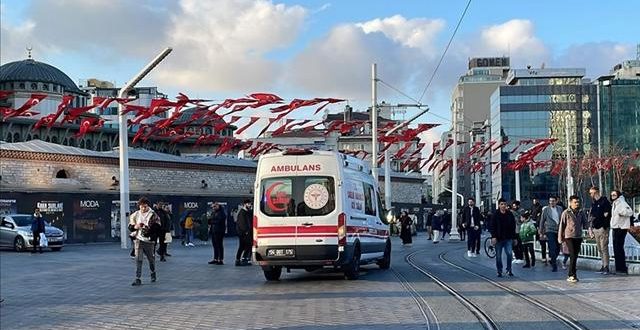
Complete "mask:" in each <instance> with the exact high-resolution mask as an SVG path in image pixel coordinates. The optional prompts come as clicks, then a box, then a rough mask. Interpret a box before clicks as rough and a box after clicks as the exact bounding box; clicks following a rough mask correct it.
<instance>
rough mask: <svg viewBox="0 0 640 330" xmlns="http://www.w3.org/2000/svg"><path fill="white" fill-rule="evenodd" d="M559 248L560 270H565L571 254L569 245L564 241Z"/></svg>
mask: <svg viewBox="0 0 640 330" xmlns="http://www.w3.org/2000/svg"><path fill="white" fill-rule="evenodd" d="M560 246H561V251H562V269H567V261H569V258H570V257H571V253H569V245H567V242H566V241H564V242H562V245H560Z"/></svg>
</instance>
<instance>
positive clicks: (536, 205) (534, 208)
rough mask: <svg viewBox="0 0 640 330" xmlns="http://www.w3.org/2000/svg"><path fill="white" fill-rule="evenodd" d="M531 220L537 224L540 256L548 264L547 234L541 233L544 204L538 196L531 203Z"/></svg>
mask: <svg viewBox="0 0 640 330" xmlns="http://www.w3.org/2000/svg"><path fill="white" fill-rule="evenodd" d="M530 214H531V222H533V224H534V225H535V226H536V241H538V243H540V256H541V257H542V258H541V260H542V262H544V264H545V265H546V264H547V236H546V235H540V232H539V230H540V218H541V217H542V204H540V201H539V200H538V199H537V198H534V199H533V202H532V203H531V212H530Z"/></svg>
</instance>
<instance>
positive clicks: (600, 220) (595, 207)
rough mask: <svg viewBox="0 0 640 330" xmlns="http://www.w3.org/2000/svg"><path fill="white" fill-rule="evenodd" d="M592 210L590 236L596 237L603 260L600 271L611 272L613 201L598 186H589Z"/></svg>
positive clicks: (603, 272) (590, 214)
mask: <svg viewBox="0 0 640 330" xmlns="http://www.w3.org/2000/svg"><path fill="white" fill-rule="evenodd" d="M589 196H591V211H590V212H589V236H590V237H591V238H595V239H596V248H597V249H598V253H600V259H601V261H602V264H601V267H600V270H599V271H598V273H601V274H604V275H606V274H609V227H610V226H611V203H609V200H607V198H606V197H605V196H602V195H600V189H599V188H598V187H595V186H594V187H591V188H589Z"/></svg>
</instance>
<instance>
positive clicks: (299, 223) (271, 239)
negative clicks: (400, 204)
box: [253, 149, 391, 281]
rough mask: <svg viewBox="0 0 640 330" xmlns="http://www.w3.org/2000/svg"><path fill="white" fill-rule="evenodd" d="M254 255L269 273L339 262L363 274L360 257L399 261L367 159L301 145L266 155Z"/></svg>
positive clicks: (258, 185)
mask: <svg viewBox="0 0 640 330" xmlns="http://www.w3.org/2000/svg"><path fill="white" fill-rule="evenodd" d="M254 191H255V199H254V217H253V256H254V259H255V262H256V263H257V264H258V265H260V266H261V267H262V270H263V271H264V276H265V278H266V279H267V281H277V280H279V279H280V275H281V274H282V269H283V268H285V269H286V270H287V272H290V271H291V269H305V270H307V271H313V270H316V269H320V268H323V267H332V268H334V269H336V270H339V271H342V272H344V275H345V278H347V279H351V280H353V279H357V278H358V276H359V272H360V265H364V264H372V263H376V264H377V265H378V266H379V267H380V268H382V269H388V268H389V266H390V263H391V241H390V238H389V223H388V221H387V215H386V214H385V210H384V209H383V208H382V202H381V200H380V195H379V192H378V183H377V181H376V180H374V179H373V176H372V175H371V170H370V168H369V166H368V165H367V164H366V163H365V162H363V161H362V160H360V159H357V158H355V157H352V156H347V155H344V154H342V153H338V152H332V151H318V150H307V149H294V150H287V151H283V152H278V153H272V154H266V155H263V156H261V157H260V159H259V160H258V171H257V175H256V182H255V190H254Z"/></svg>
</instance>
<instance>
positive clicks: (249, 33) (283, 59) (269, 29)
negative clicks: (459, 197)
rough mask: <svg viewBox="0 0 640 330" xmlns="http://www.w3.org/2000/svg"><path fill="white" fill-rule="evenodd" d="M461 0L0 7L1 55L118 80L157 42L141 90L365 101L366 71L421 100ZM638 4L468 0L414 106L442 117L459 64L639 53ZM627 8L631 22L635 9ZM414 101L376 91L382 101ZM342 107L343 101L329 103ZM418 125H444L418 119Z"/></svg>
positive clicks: (72, 1)
mask: <svg viewBox="0 0 640 330" xmlns="http://www.w3.org/2000/svg"><path fill="white" fill-rule="evenodd" d="M466 3H467V1H466V0H465V1H462V0H449V1H417V0H415V1H414V0H411V1H409V0H407V1H382V0H368V1H365V0H352V1H316V0H312V1H290V0H286V1H266V0H260V1H250V0H220V1H195V0H181V1H153V0H141V1H135V2H131V1H125V0H92V1H85V0H64V1H43V0H41V1H34V0H31V1H24V0H3V1H2V4H1V6H2V8H1V9H2V19H1V21H0V22H1V26H2V35H1V37H2V38H1V39H0V42H1V46H2V47H1V51H0V62H1V63H7V62H10V61H14V60H19V59H23V58H24V57H25V51H24V48H25V47H26V46H27V45H31V46H32V47H33V48H34V52H33V53H34V58H35V59H36V60H40V61H43V62H47V63H49V64H52V65H54V66H56V67H58V68H60V69H61V70H63V71H64V72H65V73H67V74H68V75H69V76H70V77H71V78H72V79H73V80H74V81H79V80H80V79H86V78H98V79H102V80H109V81H115V82H116V83H117V84H122V83H123V82H124V81H126V80H127V79H128V78H129V77H131V76H132V75H133V74H135V73H137V72H138V71H139V70H140V68H141V67H142V66H144V65H145V63H146V62H147V61H148V60H150V59H151V58H153V57H154V56H155V54H156V53H157V52H159V51H160V50H161V49H162V48H164V47H165V46H169V45H170V46H173V47H174V52H173V53H172V54H171V55H170V56H169V57H168V58H167V60H166V61H165V62H163V63H162V64H161V65H160V66H159V67H158V69H157V70H156V71H154V73H153V74H151V75H150V76H149V77H148V78H147V79H145V81H143V84H145V85H157V86H159V87H160V90H162V91H164V92H165V93H167V94H169V95H170V96H174V95H176V94H177V93H178V92H184V93H186V94H188V95H193V96H197V97H207V98H214V99H222V98H236V97H241V96H243V95H246V94H248V93H251V92H259V91H260V92H274V93H276V94H279V95H281V96H282V97H283V98H285V99H293V98H305V97H341V98H346V99H348V100H349V102H350V103H351V104H352V105H354V106H355V108H356V110H362V109H363V108H364V107H366V106H367V105H368V104H369V102H370V101H369V96H368V94H369V91H370V85H369V81H368V77H369V72H368V68H369V66H370V63H371V62H373V61H376V62H377V63H378V65H379V72H380V77H381V78H382V79H383V80H384V81H385V82H387V83H389V84H391V85H393V86H395V87H397V88H398V89H400V90H402V91H404V92H405V93H407V94H409V95H410V96H412V97H414V98H418V97H419V95H420V92H421V91H422V89H423V88H424V86H425V84H426V81H427V78H428V76H429V75H430V74H431V72H432V71H433V69H434V67H435V63H436V62H437V59H438V58H439V56H440V54H441V52H442V50H443V48H444V46H445V44H446V42H447V41H448V39H449V37H450V35H451V33H452V31H453V28H454V26H455V24H456V22H457V20H458V18H459V16H460V14H461V12H462V10H463V8H464V7H465V5H466ZM638 12H640V1H631V0H629V1H610V2H604V1H575V0H569V1H557V0H555V1H549V0H542V1H497V0H475V1H472V3H471V6H470V8H469V11H468V13H467V16H466V17H465V19H464V21H463V23H462V26H461V28H460V30H459V31H458V34H457V35H456V38H455V39H454V42H453V44H452V48H451V49H450V53H449V54H448V55H447V57H446V58H445V61H444V63H443V66H442V67H441V70H440V71H439V72H438V74H437V75H436V79H435V81H434V84H433V86H432V88H431V89H430V90H429V92H428V93H427V97H426V98H425V100H424V102H426V103H428V104H429V105H430V106H431V108H432V109H433V110H432V111H433V112H434V113H437V114H439V115H440V116H443V117H447V118H448V117H450V114H449V103H450V94H451V89H452V88H453V86H454V84H455V81H456V80H457V78H458V77H459V76H460V75H461V74H463V73H464V72H465V71H466V61H467V58H469V57H473V56H500V55H503V54H507V53H508V54H509V55H511V57H512V65H513V66H516V67H523V66H524V65H526V64H532V65H534V66H539V65H540V64H541V63H543V62H544V63H545V64H546V66H547V67H554V66H556V67H558V66H562V67H569V66H573V67H586V68H587V75H588V76H589V77H592V78H593V77H596V76H598V75H601V74H605V73H606V72H607V71H608V69H609V68H611V67H612V66H613V65H614V64H616V63H618V62H620V61H622V60H625V59H629V58H631V57H635V44H636V43H638V42H640V39H639V36H640V24H638V23H637V13H638ZM634 15H635V16H636V17H634ZM382 99H384V100H386V101H387V102H391V103H407V102H409V101H410V100H408V99H406V98H405V97H403V96H402V95H400V94H398V93H396V92H393V91H392V90H390V89H387V88H383V87H381V88H380V100H382ZM331 109H332V111H338V110H339V107H333V108H331ZM420 121H422V122H439V123H443V124H444V125H443V127H445V126H447V125H448V124H449V123H448V122H447V121H445V120H443V119H441V118H439V117H434V116H431V115H425V116H423V117H422V118H421V119H420Z"/></svg>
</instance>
